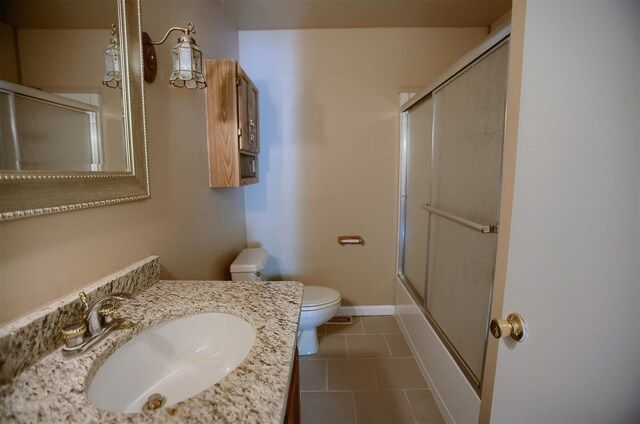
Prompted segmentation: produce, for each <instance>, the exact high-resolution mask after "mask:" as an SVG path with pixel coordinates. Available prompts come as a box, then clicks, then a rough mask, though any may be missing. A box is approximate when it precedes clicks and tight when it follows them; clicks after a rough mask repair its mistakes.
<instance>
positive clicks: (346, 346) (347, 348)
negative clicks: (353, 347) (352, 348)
mask: <svg viewBox="0 0 640 424" xmlns="http://www.w3.org/2000/svg"><path fill="white" fill-rule="evenodd" d="M343 337H344V347H345V349H346V350H347V358H350V356H349V342H348V341H347V335H346V334H344V335H343Z"/></svg>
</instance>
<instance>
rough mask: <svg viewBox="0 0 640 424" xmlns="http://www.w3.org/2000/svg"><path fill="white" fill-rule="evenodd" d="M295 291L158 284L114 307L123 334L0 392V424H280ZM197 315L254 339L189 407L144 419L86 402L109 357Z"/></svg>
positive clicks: (53, 358)
mask: <svg viewBox="0 0 640 424" xmlns="http://www.w3.org/2000/svg"><path fill="white" fill-rule="evenodd" d="M302 290H303V286H302V284H301V283H298V282H292V281H268V282H231V281H160V282H158V283H157V284H155V285H153V286H151V287H150V288H148V289H147V290H146V291H144V292H142V293H141V294H139V295H137V296H136V297H135V298H134V299H132V300H130V301H127V302H125V303H123V304H122V307H121V308H120V309H119V310H118V312H117V317H119V318H123V319H125V324H124V325H123V328H122V329H118V330H116V331H114V332H113V333H112V334H110V335H108V336H107V337H106V338H105V339H104V340H103V341H101V342H100V343H99V344H98V345H97V346H96V347H94V348H93V349H92V350H91V351H89V352H86V353H84V354H83V355H81V356H78V357H76V358H64V357H63V356H62V353H61V349H60V348H58V349H56V350H55V351H53V352H52V353H50V354H48V355H46V356H44V357H43V358H41V359H40V360H39V361H38V362H36V363H35V364H33V365H31V366H29V367H27V368H26V369H25V370H24V371H22V372H21V373H20V374H18V375H17V376H16V377H15V378H13V379H12V381H11V382H10V383H8V384H5V385H3V386H0V400H1V404H0V421H2V422H25V423H35V422H83V423H89V422H96V423H97V422H99V423H146V422H156V423H157V422H189V423H196V422H202V423H205V422H206V423H211V422H221V423H239V422H242V423H278V422H281V421H282V419H283V415H284V410H285V406H286V402H287V391H288V384H289V378H290V372H291V367H292V364H293V357H294V356H293V355H294V352H295V341H296V332H297V328H298V319H299V316H300V307H301V302H302ZM202 312H226V313H230V314H233V315H237V316H239V317H241V318H243V319H244V320H246V321H247V322H248V323H250V324H251V325H252V326H253V328H254V330H255V331H256V340H255V343H254V345H253V347H252V348H251V351H250V352H249V354H248V355H247V357H246V358H245V360H244V361H243V362H242V363H241V364H240V365H239V366H238V367H237V368H236V369H235V370H233V371H232V372H231V373H230V374H229V375H227V376H226V377H225V378H223V379H222V380H221V381H219V382H218V383H216V384H215V385H213V386H212V387H210V388H208V389H207V390H205V391H203V392H201V393H200V394H198V395H196V396H194V397H192V398H190V399H187V400H185V401H183V402H180V403H178V404H176V405H173V406H171V407H168V408H162V409H158V410H155V411H150V412H144V413H135V414H124V413H116V412H109V411H105V410H102V409H99V408H98V407H96V406H94V405H93V404H92V403H90V402H89V401H88V400H87V398H86V395H85V393H86V390H87V386H88V385H87V383H88V382H90V380H91V379H92V378H93V376H94V375H95V373H96V371H97V369H98V368H99V367H100V365H102V364H103V363H104V361H105V360H106V359H107V358H108V356H109V355H110V354H111V353H113V352H114V351H115V350H116V349H118V348H119V347H121V346H122V345H124V344H125V343H126V342H127V341H129V340H130V339H131V338H133V337H134V336H135V335H137V334H139V333H141V332H143V331H144V330H146V329H148V328H150V327H153V326H155V325H157V324H160V323H162V322H165V321H168V320H170V319H173V318H176V317H181V316H186V315H192V314H196V313H202Z"/></svg>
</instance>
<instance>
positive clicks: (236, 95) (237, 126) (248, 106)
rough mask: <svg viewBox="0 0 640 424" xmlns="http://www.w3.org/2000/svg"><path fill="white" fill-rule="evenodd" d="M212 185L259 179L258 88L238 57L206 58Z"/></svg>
mask: <svg viewBox="0 0 640 424" xmlns="http://www.w3.org/2000/svg"><path fill="white" fill-rule="evenodd" d="M205 73H206V75H205V78H206V81H207V89H206V99H207V101H206V103H207V138H208V142H209V186H211V187H240V186H244V185H247V184H255V183H257V182H258V180H259V178H258V154H259V153H260V131H259V114H258V98H259V97H258V96H259V93H258V89H257V88H256V86H255V84H254V83H253V82H252V81H251V78H249V76H248V75H247V74H246V73H245V72H244V70H243V69H242V68H241V67H240V65H239V64H238V62H237V61H235V60H205Z"/></svg>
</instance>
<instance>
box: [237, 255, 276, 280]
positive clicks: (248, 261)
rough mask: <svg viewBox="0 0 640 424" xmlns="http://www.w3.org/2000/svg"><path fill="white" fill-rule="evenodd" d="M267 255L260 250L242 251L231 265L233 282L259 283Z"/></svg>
mask: <svg viewBox="0 0 640 424" xmlns="http://www.w3.org/2000/svg"><path fill="white" fill-rule="evenodd" d="M268 256H269V254H268V253H267V251H266V250H264V249H262V248H252V249H244V250H243V251H242V252H240V254H239V255H238V257H237V258H236V260H235V261H233V263H232V264H231V279H232V280H233V281H261V280H262V270H263V269H264V267H265V265H266V264H267V257H268Z"/></svg>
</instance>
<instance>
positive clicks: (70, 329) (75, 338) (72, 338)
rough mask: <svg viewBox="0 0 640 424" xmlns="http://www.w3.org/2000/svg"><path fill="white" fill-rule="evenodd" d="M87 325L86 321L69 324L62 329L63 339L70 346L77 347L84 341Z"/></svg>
mask: <svg viewBox="0 0 640 424" xmlns="http://www.w3.org/2000/svg"><path fill="white" fill-rule="evenodd" d="M85 331H87V326H86V325H85V323H84V322H78V323H75V324H71V325H67V326H66V327H65V328H63V329H62V339H63V340H64V343H65V345H66V346H67V347H68V348H72V347H76V346H79V345H80V344H82V342H83V341H84V333H85Z"/></svg>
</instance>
